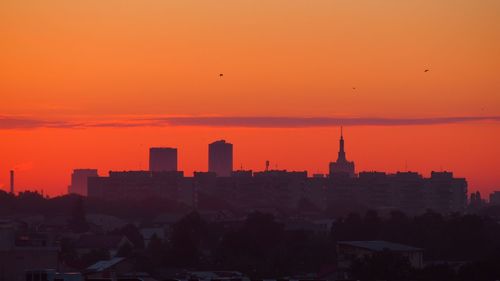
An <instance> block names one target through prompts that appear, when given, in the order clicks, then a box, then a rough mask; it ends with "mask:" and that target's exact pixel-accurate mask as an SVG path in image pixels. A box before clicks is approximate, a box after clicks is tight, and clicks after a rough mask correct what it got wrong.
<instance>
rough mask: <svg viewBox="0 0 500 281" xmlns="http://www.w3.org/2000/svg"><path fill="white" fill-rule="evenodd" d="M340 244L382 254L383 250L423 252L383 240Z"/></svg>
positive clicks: (342, 242)
mask: <svg viewBox="0 0 500 281" xmlns="http://www.w3.org/2000/svg"><path fill="white" fill-rule="evenodd" d="M338 244H341V245H348V246H353V247H357V248H363V249H368V250H371V251H375V252H381V251H383V250H389V251H395V252H410V251H422V250H423V249H421V248H416V247H412V246H408V245H403V244H399V243H393V242H388V241H382V240H372V241H339V242H338Z"/></svg>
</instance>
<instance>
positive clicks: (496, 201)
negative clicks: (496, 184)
mask: <svg viewBox="0 0 500 281" xmlns="http://www.w3.org/2000/svg"><path fill="white" fill-rule="evenodd" d="M471 198H472V195H471ZM490 204H491V205H500V191H494V192H493V193H491V194H490Z"/></svg>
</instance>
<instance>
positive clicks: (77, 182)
mask: <svg viewBox="0 0 500 281" xmlns="http://www.w3.org/2000/svg"><path fill="white" fill-rule="evenodd" d="M98 176H99V175H98V174H97V170H96V169H75V170H73V173H72V174H71V185H70V186H69V188H68V193H70V194H79V195H82V196H87V190H88V189H87V182H88V178H90V177H98Z"/></svg>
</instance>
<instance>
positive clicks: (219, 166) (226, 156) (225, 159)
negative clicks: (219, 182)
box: [208, 140, 233, 177]
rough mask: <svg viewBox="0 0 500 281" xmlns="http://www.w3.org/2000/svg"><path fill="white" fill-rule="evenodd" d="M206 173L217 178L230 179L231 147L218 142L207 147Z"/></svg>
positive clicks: (228, 144)
mask: <svg viewBox="0 0 500 281" xmlns="http://www.w3.org/2000/svg"><path fill="white" fill-rule="evenodd" d="M208 171H209V172H214V173H215V174H216V175H217V176H218V177H230V176H231V172H232V171H233V145H232V144H231V143H228V142H226V141H225V140H219V141H216V142H213V143H211V144H209V145H208Z"/></svg>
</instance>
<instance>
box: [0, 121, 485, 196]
mask: <svg viewBox="0 0 500 281" xmlns="http://www.w3.org/2000/svg"><path fill="white" fill-rule="evenodd" d="M347 129H348V130H349V131H350V130H351V128H349V127H348V128H347ZM328 131H330V133H334V132H335V131H336V132H337V135H336V137H337V139H336V140H335V139H333V140H332V143H331V146H330V148H329V149H330V150H331V151H329V152H328V155H331V156H330V157H331V159H330V160H328V161H327V162H324V163H316V164H317V165H318V166H320V167H321V169H320V170H319V169H318V170H308V169H306V168H303V167H301V166H300V165H298V166H295V167H292V168H289V167H287V166H286V165H280V163H279V162H275V161H273V159H272V158H271V159H267V158H266V160H264V159H263V158H262V161H260V162H258V163H256V165H254V166H246V165H242V164H241V163H240V164H239V165H238V164H236V163H237V162H235V161H234V160H233V162H234V165H233V169H234V170H241V169H243V170H253V171H264V170H265V165H266V163H265V162H266V161H268V160H271V163H270V166H269V168H270V169H271V170H289V171H294V170H295V171H307V172H308V175H309V176H310V177H312V176H313V174H317V173H320V174H324V175H328V174H329V173H330V172H331V167H329V165H330V166H331V165H332V163H334V162H335V160H337V161H339V160H341V161H346V151H345V148H344V138H343V137H344V133H343V132H342V131H343V129H342V128H341V127H339V128H335V129H328ZM348 134H349V133H348ZM339 138H340V143H339ZM216 139H217V138H216ZM352 141H353V139H352V137H350V138H349V142H347V147H351V143H350V142H352ZM212 142H213V141H209V143H212ZM215 143H217V141H216V142H215ZM206 145H207V144H205V146H206ZM151 149H153V150H155V149H158V147H151V148H146V154H147V152H148V151H149V153H151ZM163 149H167V150H169V151H170V150H172V151H175V157H176V158H177V150H178V148H177V147H168V148H160V150H163ZM183 152H186V154H187V153H188V152H189V151H188V150H186V151H183ZM183 152H182V151H181V152H180V156H179V158H180V159H185V157H183V155H182V153H183ZM207 152H208V150H205V153H207ZM353 152H354V151H352V149H350V150H349V154H350V155H351V154H354V155H358V153H355V152H354V153H353ZM234 154H236V155H238V154H239V151H238V149H237V150H235V152H234ZM148 155H150V154H147V156H146V157H148ZM349 159H351V160H354V162H356V159H352V158H351V157H349ZM240 160H241V159H240ZM149 161H150V160H148V159H146V161H145V162H146V163H149ZM205 161H206V163H205V165H204V167H201V168H199V169H194V170H188V171H186V170H184V169H182V168H179V171H182V172H184V175H185V176H192V174H193V172H195V171H209V158H208V157H207V158H206V160H205ZM410 161H411V160H410ZM347 163H353V162H347ZM175 164H177V165H179V163H178V162H176V163H175ZM172 165H173V164H172ZM89 167H91V168H95V169H96V170H98V171H99V175H100V176H104V175H106V174H107V172H108V171H147V170H149V169H150V167H149V166H147V164H146V166H144V164H143V166H139V167H138V166H137V163H135V166H134V165H132V166H130V167H126V166H122V168H112V169H108V170H105V169H100V168H98V167H96V165H87V166H86V167H84V168H89ZM81 168H82V167H80V168H79V167H73V168H72V169H71V170H72V171H73V170H75V169H76V170H78V169H81ZM347 169H350V168H347ZM84 170H85V169H84ZM21 171H22V169H21ZM364 171H367V172H370V171H379V172H386V173H396V172H399V171H401V172H406V171H412V172H417V173H419V174H422V175H430V173H431V172H432V171H451V172H454V173H455V174H457V175H459V176H462V177H465V178H467V180H468V181H469V182H470V178H469V177H467V175H466V174H462V173H460V171H459V172H457V171H456V170H453V169H449V168H447V167H442V166H441V167H436V169H432V170H429V171H428V172H423V171H421V170H418V169H413V168H412V167H411V162H409V161H408V160H406V161H405V162H404V163H400V165H399V167H396V169H394V170H388V169H384V167H381V168H374V169H363V168H361V169H359V168H358V169H356V173H358V172H364ZM21 174H22V173H21ZM0 178H1V177H0ZM472 182H474V181H472ZM68 183H69V182H65V183H64V184H65V187H67V185H68ZM6 188H9V187H8V186H5V188H4V189H6ZM24 189H25V187H24V188H23V186H22V185H21V186H19V185H16V191H23V190H24ZM26 190H43V191H44V192H45V193H46V194H49V195H51V196H54V195H62V194H65V193H66V191H67V189H64V190H62V191H61V192H60V193H58V192H56V193H53V192H51V190H47V189H44V188H39V187H38V188H26ZM469 190H470V191H476V190H478V189H476V188H474V186H473V184H470V185H469ZM479 190H480V191H482V192H483V193H484V194H485V195H486V194H487V193H489V190H486V191H484V190H481V189H479ZM6 191H7V190H6ZM491 191H492V192H493V191H495V186H492V187H491Z"/></svg>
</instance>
